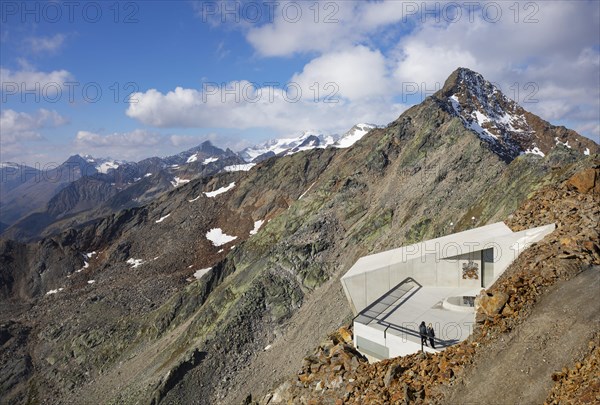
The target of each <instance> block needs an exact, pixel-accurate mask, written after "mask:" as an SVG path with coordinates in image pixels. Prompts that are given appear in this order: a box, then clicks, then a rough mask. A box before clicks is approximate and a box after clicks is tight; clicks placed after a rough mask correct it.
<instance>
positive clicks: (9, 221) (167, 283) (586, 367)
mask: <svg viewBox="0 0 600 405" xmlns="http://www.w3.org/2000/svg"><path fill="white" fill-rule="evenodd" d="M351 125H352V124H350V125H349V127H350V126H351ZM599 153H600V145H598V144H596V143H595V142H594V141H592V140H590V139H587V138H585V137H583V136H581V135H579V134H578V133H577V132H575V131H573V130H570V129H567V128H565V127H560V126H554V125H552V124H550V123H548V122H546V121H545V120H543V119H542V118H540V117H538V116H536V115H534V114H532V113H530V112H528V111H527V110H525V109H524V108H523V107H521V106H520V105H518V104H517V103H516V102H514V101H513V100H511V99H509V98H507V97H506V96H505V95H504V94H502V92H501V91H500V90H499V89H498V88H496V87H495V86H494V85H493V84H491V83H490V82H489V81H487V80H486V79H484V78H483V77H482V76H481V75H480V74H478V73H476V72H473V71H471V70H469V69H466V68H459V69H457V70H456V71H455V72H453V73H452V74H451V75H450V76H449V77H448V79H447V80H446V82H445V84H444V86H443V88H442V89H441V90H439V91H438V92H437V93H435V94H434V95H432V96H430V97H427V98H426V99H425V100H424V101H423V102H422V103H420V104H418V105H415V106H413V107H412V108H410V109H408V110H407V111H405V112H404V113H403V114H402V115H400V116H399V117H398V118H397V119H396V120H395V121H393V122H391V123H389V124H388V125H386V126H381V127H379V126H375V125H370V124H358V125H356V126H354V127H353V128H352V129H350V131H348V132H347V133H346V134H344V135H341V136H333V135H324V134H321V133H319V132H318V131H307V132H304V133H302V134H301V135H300V136H299V137H297V138H291V139H280V140H274V141H270V142H267V143H265V144H263V145H258V146H254V147H250V148H247V149H245V150H242V151H240V152H237V153H236V152H233V151H231V150H229V149H227V150H222V149H220V148H218V147H216V146H214V145H212V144H211V143H210V142H205V143H203V144H201V145H200V146H198V147H196V148H193V149H190V150H188V151H185V152H182V153H180V154H179V155H175V156H170V157H166V158H158V157H153V158H148V159H144V160H142V161H140V162H135V163H134V162H124V161H114V160H109V159H94V158H93V157H91V156H79V155H76V156H72V157H70V158H69V159H68V160H67V161H66V162H64V163H63V164H61V165H57V166H55V167H54V168H53V170H51V171H43V170H41V168H39V167H38V168H35V167H24V166H22V165H17V164H10V163H5V164H3V165H2V167H1V169H0V170H1V173H0V174H1V176H2V193H1V195H0V204H1V205H0V208H1V216H0V222H1V224H0V226H1V228H0V231H1V232H2V234H1V236H0V238H1V239H0V266H1V270H0V300H1V305H0V402H1V403H6V404H9V403H10V404H38V403H39V404H41V403H52V404H71V403H89V404H97V403H109V404H148V403H150V404H182V403H183V404H242V403H246V404H249V403H265V404H266V403H269V404H274V403H311V404H312V403H328V404H329V403H330V404H335V403H357V404H367V403H375V404H384V403H409V402H410V403H458V402H461V400H460V398H465V397H466V396H469V397H470V398H473V400H472V401H471V402H473V403H544V401H547V402H548V403H567V402H574V403H578V401H580V402H585V401H586V400H587V401H589V403H593V402H595V401H598V400H599V397H598V395H600V394H599V392H600V388H599V387H600V380H599V377H598V376H599V375H600V373H599V372H598V370H599V367H600V343H599V340H598V338H599V336H598V331H599V328H598V324H599V322H600V313H598V311H597V310H595V311H594V310H593V306H592V305H587V307H590V308H591V309H590V310H586V309H585V308H586V303H592V302H595V300H596V299H597V291H598V290H597V288H598V280H599V277H600V273H599V271H600V242H599V241H600V235H599V233H598V232H599V231H598V229H599V226H598V225H599V223H600V221H599V220H600V208H599V207H600V204H599V200H598V198H599V195H600V156H599V155H598V154H599ZM50 179H54V180H52V181H50ZM473 218H474V219H473ZM498 221H505V222H506V223H507V224H508V225H509V226H510V227H511V228H512V229H513V230H517V229H519V230H520V229H525V228H528V227H531V226H536V225H544V224H546V223H549V222H554V223H556V225H557V229H556V231H554V232H553V233H552V234H551V235H549V236H548V237H547V238H546V239H544V240H543V241H542V242H540V243H539V244H537V245H536V246H534V247H532V248H530V249H529V250H527V251H526V253H524V254H523V255H522V256H520V257H519V259H518V260H516V261H515V262H514V264H513V265H512V266H511V267H510V268H509V269H508V270H507V272H506V274H505V275H504V276H503V277H501V278H500V279H499V280H498V281H497V282H496V283H495V284H494V286H492V287H491V288H490V290H489V294H490V295H491V296H492V295H493V294H500V293H502V294H505V295H506V296H507V297H508V298H507V300H506V301H505V302H506V303H507V305H508V308H509V310H504V309H503V310H502V311H501V312H498V311H497V312H496V313H489V312H485V311H486V310H487V309H486V308H483V309H481V311H484V312H481V313H478V314H477V321H478V324H477V325H478V326H477V328H476V330H475V331H474V333H473V335H472V336H471V337H470V338H469V339H468V340H467V341H465V342H463V343H461V344H460V345H456V346H455V347H451V348H449V349H447V350H446V351H444V352H441V353H437V354H435V355H431V354H429V355H426V356H425V357H423V356H421V355H420V354H419V355H412V356H406V357H403V358H397V359H391V360H386V361H382V362H379V363H375V364H368V363H367V362H366V360H365V359H364V358H362V356H361V355H360V354H359V353H358V352H356V350H354V349H353V347H352V343H351V333H352V331H351V329H350V328H348V327H347V326H348V325H349V324H350V323H351V320H352V318H353V314H352V312H351V310H350V307H349V306H348V304H347V301H346V298H345V296H344V293H343V292H342V288H341V284H340V282H339V279H340V277H341V276H342V275H343V274H344V273H345V272H346V271H347V270H348V269H349V268H350V267H351V266H352V265H353V264H354V263H355V262H356V260H357V259H358V258H360V257H361V256H364V255H366V254H370V253H376V252H380V251H384V250H387V249H391V248H396V247H399V246H403V245H407V244H411V243H415V242H418V241H421V240H424V239H430V238H433V237H437V236H441V235H445V234H449V233H453V232H458V231H462V230H465V229H468V228H470V227H473V226H477V225H484V224H487V223H493V222H498ZM503 308H506V307H503ZM596 308H597V306H596ZM578 309H579V310H578ZM551 311H554V312H552V313H556V311H558V312H560V311H565V314H567V312H568V316H567V315H565V316H562V317H561V316H558V317H557V318H549V317H548V316H549V315H547V313H549V312H551ZM545 314H546V315H545ZM544 316H547V317H546V318H544ZM544 319H546V320H548V319H552V320H551V321H548V322H543V320H544ZM527 324H534V325H538V326H539V327H538V329H536V333H534V334H532V335H527V336H528V339H526V340H525V341H524V340H523V339H521V338H519V336H521V337H522V334H521V335H519V332H522V331H524V330H526V329H525V326H524V325H527ZM577 325H587V326H588V327H586V328H581V327H578V326H577ZM340 328H341V329H340ZM569 331H574V332H573V333H572V335H569V339H562V338H561V336H566V335H567V334H569ZM538 355H539V356H544V357H543V366H537V365H538V363H539V364H542V361H541V360H540V359H539V358H538V357H539V356H538ZM527 364H534V366H532V367H533V368H531V367H530V369H529V370H528V369H527V368H526V365H527ZM340 365H341V366H340ZM519 370H520V371H519ZM523 370H525V371H523ZM500 375H501V376H502V378H499V377H498V376H500ZM524 378H528V379H530V381H531V383H528V384H524V383H523V381H524ZM516 385H521V390H520V393H516V392H513V391H516V390H511V389H510V387H512V386H516ZM481 387H486V389H485V390H483V389H482V388H481ZM518 395H521V396H518ZM553 401H554V402H553Z"/></svg>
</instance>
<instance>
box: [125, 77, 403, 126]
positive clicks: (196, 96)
mask: <svg viewBox="0 0 600 405" xmlns="http://www.w3.org/2000/svg"><path fill="white" fill-rule="evenodd" d="M298 78H299V79H302V80H304V79H305V78H303V77H298ZM348 83H349V84H350V85H356V83H355V82H352V81H351V80H348ZM360 83H363V82H360V80H359V84H360ZM350 85H349V87H348V89H347V91H348V93H349V94H350V95H352V96H365V95H371V94H369V90H368V89H367V90H364V89H359V88H354V90H351V89H350ZM227 88H229V89H237V91H236V92H235V94H231V93H225V92H224V90H223V91H221V90H222V89H221V90H219V91H216V92H214V91H212V90H211V91H210V92H205V93H203V92H202V91H199V90H196V89H184V88H181V87H177V88H176V89H175V90H173V91H170V92H167V93H166V94H163V93H161V92H159V91H157V90H155V89H150V90H148V91H146V92H145V93H136V94H134V95H133V97H134V98H135V99H137V100H138V102H137V103H132V104H130V105H129V108H128V109H127V115H128V116H129V117H131V118H135V119H137V120H138V121H140V122H141V123H143V124H144V125H151V126H155V127H166V128H169V127H204V128H210V127H216V128H235V129H241V130H244V129H250V128H269V129H274V130H277V131H280V132H287V133H290V132H296V131H298V130H301V129H309V128H315V129H320V130H323V131H333V132H338V131H346V130H348V129H349V128H350V127H351V126H352V125H354V124H355V123H357V122H375V123H387V122H390V121H392V120H393V119H395V118H396V117H397V116H398V114H399V113H400V112H401V111H403V110H404V109H405V106H402V105H398V104H394V103H391V102H390V101H389V100H388V99H384V98H383V97H379V98H376V99H374V100H372V99H371V100H366V99H365V100H364V101H363V102H349V101H347V100H344V99H343V98H342V97H340V96H341V95H343V94H334V95H333V98H332V100H334V101H335V100H338V102H337V103H325V102H324V100H323V99H321V100H317V101H316V102H315V100H314V99H313V98H312V93H311V96H309V97H303V98H300V97H298V93H297V92H296V91H295V89H296V88H295V87H294V88H291V89H293V90H291V91H290V94H287V93H285V92H284V91H283V90H281V89H276V88H272V87H261V88H254V87H252V86H251V84H250V83H249V82H245V81H241V82H231V83H229V84H228V85H227ZM322 91H323V93H327V94H329V93H328V91H330V90H329V89H322ZM340 93H341V90H340ZM370 93H372V94H374V92H372V91H371V92H370ZM323 95H325V94H323Z"/></svg>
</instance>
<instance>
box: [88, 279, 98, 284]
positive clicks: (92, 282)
mask: <svg viewBox="0 0 600 405" xmlns="http://www.w3.org/2000/svg"><path fill="white" fill-rule="evenodd" d="M95 282H96V280H88V284H94V283H95Z"/></svg>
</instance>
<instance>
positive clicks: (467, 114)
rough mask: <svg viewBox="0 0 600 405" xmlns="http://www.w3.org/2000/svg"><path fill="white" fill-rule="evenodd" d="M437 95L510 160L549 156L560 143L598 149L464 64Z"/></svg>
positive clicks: (492, 146) (589, 150)
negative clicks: (537, 113)
mask: <svg viewBox="0 0 600 405" xmlns="http://www.w3.org/2000/svg"><path fill="white" fill-rule="evenodd" d="M434 97H437V98H438V99H439V100H440V101H442V103H443V104H445V106H446V107H447V108H446V110H447V111H448V112H449V113H450V114H452V115H454V116H456V117H459V118H460V119H461V120H462V122H463V124H464V126H465V127H466V128H467V129H470V130H472V131H473V132H475V133H476V134H477V135H478V136H479V138H480V139H481V140H483V141H484V142H486V143H487V144H488V145H489V147H490V149H491V150H492V151H494V152H495V153H496V154H497V155H498V156H500V157H501V158H502V159H503V160H504V161H506V162H510V161H512V160H513V159H515V158H516V157H517V156H519V155H521V154H524V153H532V154H537V155H540V156H545V154H547V153H548V152H549V151H550V150H551V149H552V148H554V147H556V146H558V145H563V146H565V147H567V148H572V147H573V146H575V149H576V150H578V151H579V152H581V153H583V154H586V155H587V154H590V152H591V153H598V145H597V144H596V143H595V142H593V141H591V140H589V139H586V138H584V137H583V136H581V135H579V134H577V133H576V132H575V131H571V130H568V129H566V128H564V127H555V126H553V125H551V124H549V123H548V122H546V121H544V120H542V119H541V118H539V117H538V116H536V115H534V114H532V113H530V112H528V111H526V110H525V109H524V108H523V107H521V106H520V105H519V104H518V103H517V102H515V101H514V100H511V99H510V98H508V97H506V96H505V95H504V94H503V93H502V91H501V90H500V89H499V88H498V87H497V86H495V85H494V84H493V83H491V82H489V81H488V80H486V79H485V78H484V77H483V76H482V75H481V74H479V73H477V72H474V71H472V70H470V69H467V68H462V67H461V68H458V69H456V70H455V71H454V72H452V74H451V75H450V76H449V77H448V79H447V80H446V82H445V83H444V87H443V88H442V89H441V90H440V91H438V92H437V93H436V94H435V95H434ZM557 135H558V136H557ZM569 142H570V143H569Z"/></svg>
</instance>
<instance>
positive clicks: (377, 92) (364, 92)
mask: <svg viewBox="0 0 600 405" xmlns="http://www.w3.org/2000/svg"><path fill="white" fill-rule="evenodd" d="M291 81H292V82H294V83H298V84H299V85H300V87H301V88H302V89H303V94H305V95H306V96H307V97H312V96H313V95H314V93H315V92H314V91H311V88H314V86H315V84H316V85H317V87H318V88H319V90H320V91H321V92H324V90H325V86H326V85H327V83H332V84H334V87H333V88H332V90H334V89H335V90H337V92H338V93H339V96H342V97H345V98H348V99H350V100H358V99H364V98H371V97H381V96H385V95H387V96H390V95H391V94H390V92H389V91H390V87H389V78H388V71H387V68H386V60H385V57H384V56H383V55H382V54H381V52H380V51H379V50H370V49H369V48H367V47H366V46H356V47H353V48H349V49H345V50H343V51H335V52H330V53H326V54H324V55H322V56H319V57H317V58H315V59H313V60H311V61H310V62H309V63H308V64H306V66H304V69H303V70H302V72H301V73H298V74H295V75H294V76H293V77H292V80H291Z"/></svg>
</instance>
